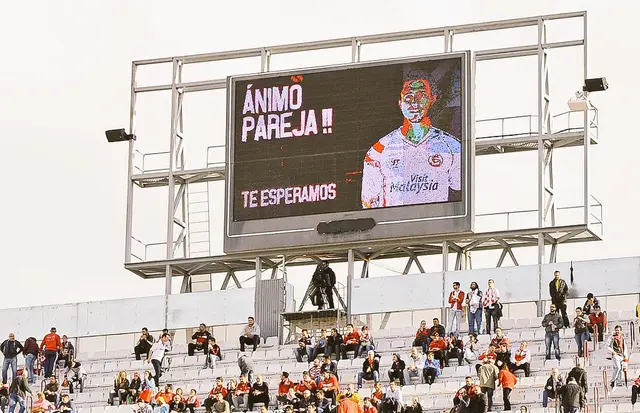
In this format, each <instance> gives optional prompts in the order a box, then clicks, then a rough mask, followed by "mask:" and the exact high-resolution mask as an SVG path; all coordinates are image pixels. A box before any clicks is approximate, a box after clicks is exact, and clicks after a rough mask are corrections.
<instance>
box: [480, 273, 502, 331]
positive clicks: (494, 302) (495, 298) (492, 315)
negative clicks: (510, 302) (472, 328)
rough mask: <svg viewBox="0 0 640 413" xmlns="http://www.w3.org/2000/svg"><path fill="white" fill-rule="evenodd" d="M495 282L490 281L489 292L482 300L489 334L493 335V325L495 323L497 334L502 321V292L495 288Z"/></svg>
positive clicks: (494, 329)
mask: <svg viewBox="0 0 640 413" xmlns="http://www.w3.org/2000/svg"><path fill="white" fill-rule="evenodd" d="M495 284H496V283H495V281H493V280H491V279H490V280H489V281H488V282H487V285H488V287H489V288H487V291H486V292H485V293H484V297H483V299H482V307H483V308H484V312H485V317H486V318H487V322H486V324H487V334H491V324H492V322H493V332H494V333H495V331H496V329H497V328H498V322H499V321H500V314H499V308H498V303H499V302H500V291H498V289H497V288H496V287H495Z"/></svg>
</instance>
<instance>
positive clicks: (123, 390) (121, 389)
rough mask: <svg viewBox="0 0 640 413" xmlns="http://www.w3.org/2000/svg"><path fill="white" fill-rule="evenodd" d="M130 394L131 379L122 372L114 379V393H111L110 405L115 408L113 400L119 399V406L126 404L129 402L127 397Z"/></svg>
mask: <svg viewBox="0 0 640 413" xmlns="http://www.w3.org/2000/svg"><path fill="white" fill-rule="evenodd" d="M128 394H129V379H128V378H127V373H126V372H124V371H121V372H120V373H119V374H117V375H116V377H115V378H114V379H113V391H112V392H111V393H109V405H110V406H113V405H114V404H113V400H114V399H115V398H116V397H117V398H118V399H119V404H125V403H126V402H127V395H128Z"/></svg>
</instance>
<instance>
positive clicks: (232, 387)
mask: <svg viewBox="0 0 640 413" xmlns="http://www.w3.org/2000/svg"><path fill="white" fill-rule="evenodd" d="M237 388H238V382H237V381H236V379H229V382H228V383H227V395H226V396H225V398H224V399H225V400H226V401H227V403H229V406H230V407H233V395H234V394H235V392H236V389H237Z"/></svg>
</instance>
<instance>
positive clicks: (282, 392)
mask: <svg viewBox="0 0 640 413" xmlns="http://www.w3.org/2000/svg"><path fill="white" fill-rule="evenodd" d="M295 386H296V385H295V383H294V382H292V381H291V380H290V379H289V373H287V372H286V371H283V372H282V376H280V383H279V384H278V395H277V396H276V399H277V400H278V401H279V402H280V403H284V402H285V401H286V400H287V393H289V390H290V389H293V388H295Z"/></svg>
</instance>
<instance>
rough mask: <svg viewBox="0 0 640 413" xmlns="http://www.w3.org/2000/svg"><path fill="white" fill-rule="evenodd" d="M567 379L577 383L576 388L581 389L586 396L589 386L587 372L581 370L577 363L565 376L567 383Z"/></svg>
mask: <svg viewBox="0 0 640 413" xmlns="http://www.w3.org/2000/svg"><path fill="white" fill-rule="evenodd" d="M569 377H573V378H574V379H575V381H576V383H578V386H580V388H582V392H583V393H584V394H587V391H588V389H589V385H588V383H587V372H586V371H585V370H584V369H583V368H582V366H581V365H580V362H579V361H578V363H576V366H575V367H574V368H572V369H571V371H569V374H567V381H569Z"/></svg>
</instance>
